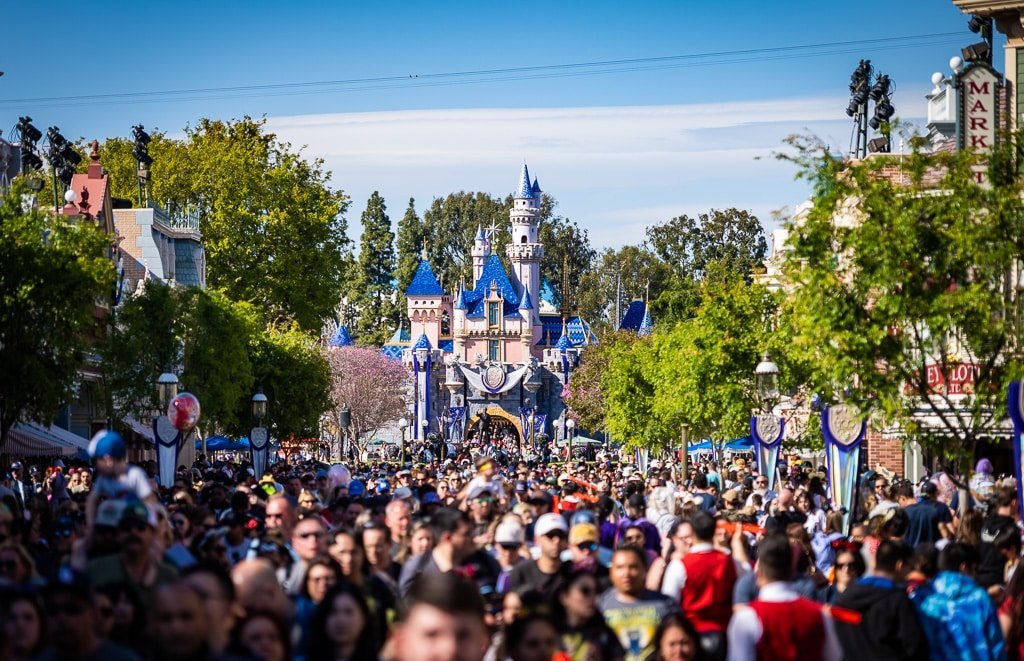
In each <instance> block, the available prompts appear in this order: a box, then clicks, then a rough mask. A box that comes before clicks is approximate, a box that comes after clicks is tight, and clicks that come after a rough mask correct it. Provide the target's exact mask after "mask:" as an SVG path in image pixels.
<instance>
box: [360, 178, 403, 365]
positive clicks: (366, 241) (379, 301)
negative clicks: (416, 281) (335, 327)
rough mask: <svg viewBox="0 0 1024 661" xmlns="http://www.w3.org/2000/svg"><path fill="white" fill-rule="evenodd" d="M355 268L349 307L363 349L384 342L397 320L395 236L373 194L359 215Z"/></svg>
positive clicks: (385, 213) (382, 204)
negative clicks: (356, 312) (355, 315)
mask: <svg viewBox="0 0 1024 661" xmlns="http://www.w3.org/2000/svg"><path fill="white" fill-rule="evenodd" d="M362 225H363V233H362V236H361V237H360V239H359V261H358V264H359V267H358V270H357V274H356V277H355V278H354V283H353V288H352V296H351V297H350V298H351V300H352V304H353V305H354V306H355V307H356V308H358V309H359V322H358V324H357V325H356V329H355V330H356V336H357V338H358V340H359V343H360V344H362V345H366V346H380V345H382V344H384V342H386V341H387V339H388V338H389V337H390V336H391V332H392V331H393V330H394V327H395V322H396V321H398V311H397V307H396V295H395V283H394V274H395V266H396V263H395V262H396V260H395V235H394V233H393V232H392V231H391V219H390V218H388V215H387V207H386V206H385V204H384V198H382V197H381V196H380V194H379V193H377V191H374V192H373V194H372V195H371V196H370V199H369V200H368V201H367V202H366V210H365V211H363V215H362Z"/></svg>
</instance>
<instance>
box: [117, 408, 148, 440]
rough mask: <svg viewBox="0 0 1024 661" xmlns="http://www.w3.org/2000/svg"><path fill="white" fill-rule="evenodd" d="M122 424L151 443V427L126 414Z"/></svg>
mask: <svg viewBox="0 0 1024 661" xmlns="http://www.w3.org/2000/svg"><path fill="white" fill-rule="evenodd" d="M123 422H124V424H126V425H128V427H129V428H131V430H132V431H133V432H135V433H136V434H138V435H139V436H141V437H142V438H144V439H146V440H147V441H149V442H150V443H153V442H154V440H153V428H152V427H150V426H149V425H147V424H145V423H143V422H140V421H139V420H136V419H135V418H133V417H132V416H130V415H126V416H125V417H124V420H123Z"/></svg>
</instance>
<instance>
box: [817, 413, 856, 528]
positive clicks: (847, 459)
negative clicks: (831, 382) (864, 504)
mask: <svg viewBox="0 0 1024 661" xmlns="http://www.w3.org/2000/svg"><path fill="white" fill-rule="evenodd" d="M866 430H867V422H866V421H865V419H864V415H863V414H862V413H861V412H860V409H858V408H857V407H856V406H853V405H852V404H837V405H835V406H829V407H826V408H825V409H824V410H823V411H822V413H821V432H822V434H823V435H824V436H825V464H826V465H827V466H828V487H829V495H830V496H831V497H832V503H833V505H834V506H835V507H840V508H842V511H843V530H842V532H843V534H844V535H848V534H850V521H851V517H852V515H853V499H854V497H855V494H856V491H857V478H858V477H859V472H860V446H861V441H863V440H864V432H865V431H866Z"/></svg>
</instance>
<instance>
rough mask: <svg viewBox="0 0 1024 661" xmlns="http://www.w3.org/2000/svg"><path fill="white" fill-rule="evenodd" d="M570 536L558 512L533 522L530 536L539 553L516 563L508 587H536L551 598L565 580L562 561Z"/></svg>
mask: <svg viewBox="0 0 1024 661" xmlns="http://www.w3.org/2000/svg"><path fill="white" fill-rule="evenodd" d="M568 538H569V525H568V524H567V523H566V522H565V517H563V516H562V515H561V514H555V513H554V512H548V513H547V514H544V515H542V516H541V517H540V518H538V519H537V521H536V522H535V523H534V526H533V539H534V543H535V544H536V545H537V548H538V549H539V550H540V554H539V555H538V557H537V559H535V560H528V561H526V562H522V563H520V564H518V565H517V566H516V567H515V569H513V570H512V573H511V575H510V576H509V586H508V587H509V590H513V591H515V592H519V593H523V592H525V591H527V590H536V591H537V592H539V593H540V594H541V595H543V596H544V598H545V599H547V600H550V599H554V598H555V596H556V595H557V594H558V591H559V589H560V588H561V587H562V584H563V583H564V581H565V577H566V574H567V572H568V568H569V565H568V564H567V563H565V562H563V561H562V551H564V550H565V547H566V541H567V540H568Z"/></svg>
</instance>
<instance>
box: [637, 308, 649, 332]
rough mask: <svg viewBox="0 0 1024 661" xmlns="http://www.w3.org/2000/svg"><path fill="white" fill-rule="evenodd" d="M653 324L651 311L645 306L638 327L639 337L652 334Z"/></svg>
mask: <svg viewBox="0 0 1024 661" xmlns="http://www.w3.org/2000/svg"><path fill="white" fill-rule="evenodd" d="M652 326H653V324H651V312H650V310H649V309H648V307H647V306H646V305H645V306H644V317H643V319H641V320H640V328H638V329H637V331H636V334H637V336H639V337H643V336H645V335H650V334H651V329H652Z"/></svg>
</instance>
